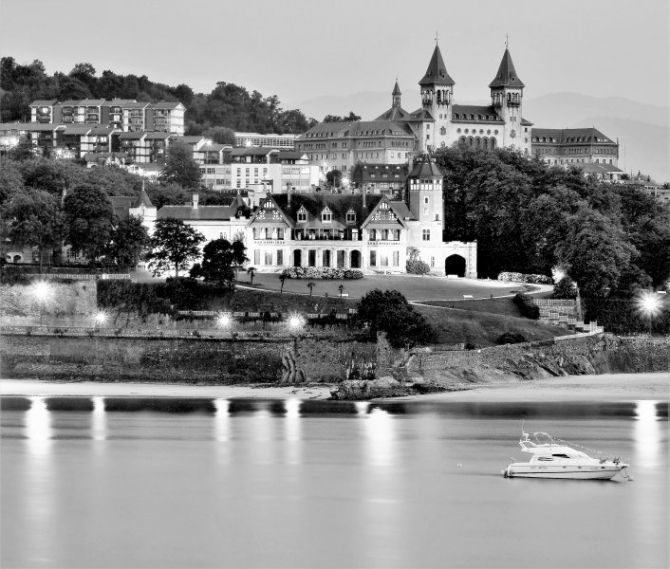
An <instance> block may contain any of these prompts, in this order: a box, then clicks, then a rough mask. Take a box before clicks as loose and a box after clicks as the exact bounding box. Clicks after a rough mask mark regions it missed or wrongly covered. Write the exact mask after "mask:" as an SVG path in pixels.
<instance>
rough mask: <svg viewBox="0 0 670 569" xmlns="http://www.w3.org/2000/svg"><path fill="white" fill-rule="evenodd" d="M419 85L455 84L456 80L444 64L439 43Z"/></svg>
mask: <svg viewBox="0 0 670 569" xmlns="http://www.w3.org/2000/svg"><path fill="white" fill-rule="evenodd" d="M419 85H421V86H423V85H449V86H451V85H455V83H454V80H453V79H452V78H451V77H449V73H447V67H446V66H445V65H444V60H443V59H442V53H440V47H439V46H438V45H436V46H435V51H433V56H432V57H431V58H430V63H429V64H428V69H426V73H425V74H424V76H423V78H422V79H421V81H419Z"/></svg>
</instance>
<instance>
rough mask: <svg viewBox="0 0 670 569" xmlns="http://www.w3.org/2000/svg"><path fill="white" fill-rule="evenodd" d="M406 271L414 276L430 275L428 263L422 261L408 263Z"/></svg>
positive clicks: (416, 260)
mask: <svg viewBox="0 0 670 569" xmlns="http://www.w3.org/2000/svg"><path fill="white" fill-rule="evenodd" d="M405 269H406V270H407V272H408V273H410V274H412V275H427V274H428V273H430V267H429V266H428V263H426V262H424V261H422V260H421V259H415V260H412V261H407V264H406V265H405Z"/></svg>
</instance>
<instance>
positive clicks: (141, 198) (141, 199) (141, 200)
mask: <svg viewBox="0 0 670 569" xmlns="http://www.w3.org/2000/svg"><path fill="white" fill-rule="evenodd" d="M140 206H144V207H154V204H152V203H151V199H150V198H149V195H148V194H147V192H146V191H145V189H144V188H142V189H141V190H140V193H139V195H138V196H137V198H136V199H135V201H134V202H133V207H134V208H138V207H140Z"/></svg>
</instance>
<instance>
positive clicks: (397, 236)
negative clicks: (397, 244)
mask: <svg viewBox="0 0 670 569" xmlns="http://www.w3.org/2000/svg"><path fill="white" fill-rule="evenodd" d="M393 240H394V241H400V229H394V230H393Z"/></svg>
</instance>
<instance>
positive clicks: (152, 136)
mask: <svg viewBox="0 0 670 569" xmlns="http://www.w3.org/2000/svg"><path fill="white" fill-rule="evenodd" d="M146 135H147V140H167V139H168V138H170V136H172V135H171V133H169V132H161V131H150V132H147V133H146Z"/></svg>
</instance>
